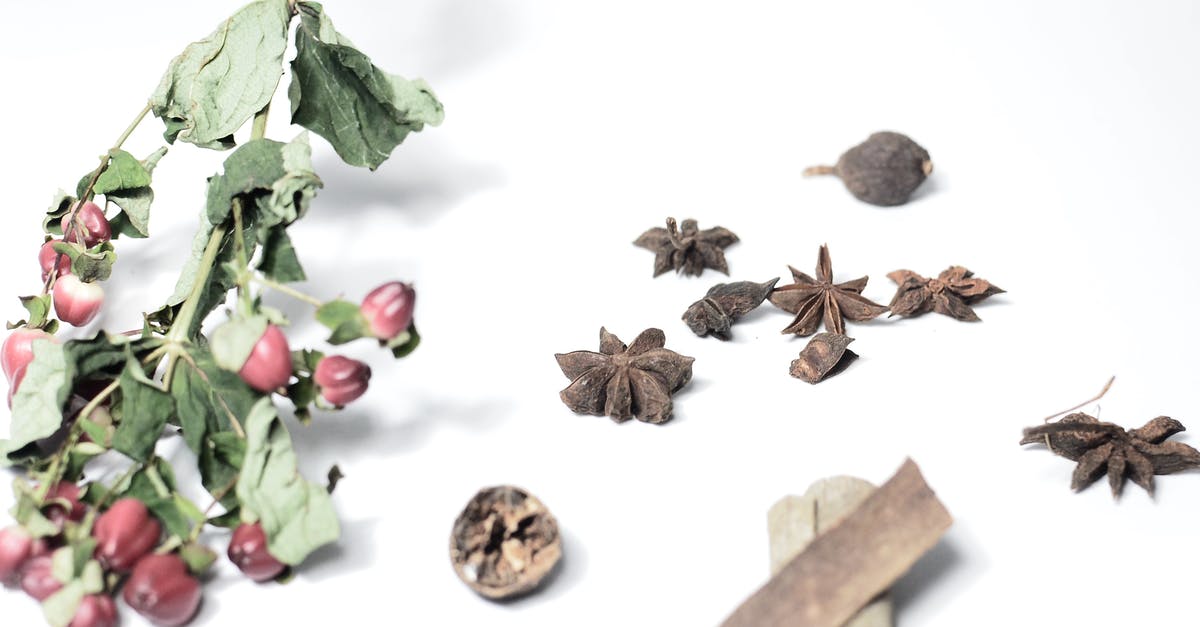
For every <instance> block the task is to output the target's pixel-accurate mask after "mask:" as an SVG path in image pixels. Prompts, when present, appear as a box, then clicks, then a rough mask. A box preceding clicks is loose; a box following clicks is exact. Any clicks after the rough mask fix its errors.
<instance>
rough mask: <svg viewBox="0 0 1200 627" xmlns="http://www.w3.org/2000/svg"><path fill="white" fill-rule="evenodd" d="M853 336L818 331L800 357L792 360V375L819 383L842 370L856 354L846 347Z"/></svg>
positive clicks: (856, 356) (856, 357)
mask: <svg viewBox="0 0 1200 627" xmlns="http://www.w3.org/2000/svg"><path fill="white" fill-rule="evenodd" d="M853 341H854V338H852V337H846V336H845V335H841V334H839V333H818V334H816V335H814V336H813V338H812V339H811V340H809V341H808V344H807V345H806V346H805V347H804V350H802V351H800V357H799V358H798V359H796V360H794V361H793V362H792V368H791V373H792V376H793V377H796V378H797V379H800V380H802V381H807V382H809V383H819V382H820V381H823V380H825V379H826V378H828V377H832V376H833V375H835V374H837V373H839V372H841V371H843V370H845V369H846V367H847V366H849V365H850V364H851V362H853V361H854V360H855V359H858V355H857V354H856V353H855V352H854V351H852V350H850V349H848V348H846V347H847V346H849V345H850V342H853Z"/></svg>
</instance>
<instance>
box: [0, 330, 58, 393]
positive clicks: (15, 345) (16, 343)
mask: <svg viewBox="0 0 1200 627" xmlns="http://www.w3.org/2000/svg"><path fill="white" fill-rule="evenodd" d="M35 340H50V341H51V342H55V341H57V340H56V339H55V338H54V336H53V335H50V334H49V333H46V332H45V331H43V330H41V329H30V328H28V327H26V328H21V329H15V330H14V331H13V332H12V333H9V334H8V337H6V338H4V345H3V346H0V365H2V366H3V367H4V376H5V377H8V380H9V381H12V378H13V374H14V373H16V371H17V370H19V369H21V368H24V367H25V366H27V365H28V364H29V362H31V361H33V342H34V341H35Z"/></svg>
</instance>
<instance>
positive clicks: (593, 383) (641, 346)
mask: <svg viewBox="0 0 1200 627" xmlns="http://www.w3.org/2000/svg"><path fill="white" fill-rule="evenodd" d="M665 344H666V336H664V335H663V332H662V330H661V329H646V330H645V331H642V333H641V334H640V335H638V336H637V339H635V340H633V344H630V345H629V346H626V345H625V344H624V343H623V342H622V341H621V340H620V339H619V338H617V336H615V335H613V334H612V333H609V332H608V330H607V329H605V328H603V327H601V328H600V352H599V353H593V352H592V351H575V352H572V353H566V354H563V353H559V354H557V355H555V356H554V358H555V359H557V360H558V367H559V368H562V371H563V374H565V375H567V378H568V379H570V380H571V384H570V385H568V386H567V387H566V388H565V389H564V390H563V391H562V392H559V397H561V398H562V401H563V403H566V405H567V407H570V408H571V411H574V412H575V413H578V414H591V415H593V416H604V415H608V416H610V417H612V419H613V420H614V421H616V422H625V421H626V420H629V419H630V418H637V419H638V420H641V421H642V422H652V423H662V422H666V421H668V420H670V419H671V395H672V394H674V393H675V392H676V391H678V390H679V389H680V388H682V387H683V386H684V385H686V384H687V382H688V381H689V380H691V378H692V362H693V361H695V358H694V357H686V356H684V355H680V354H679V353H676V352H675V351H672V350H668V349H666V348H663V346H664V345H665Z"/></svg>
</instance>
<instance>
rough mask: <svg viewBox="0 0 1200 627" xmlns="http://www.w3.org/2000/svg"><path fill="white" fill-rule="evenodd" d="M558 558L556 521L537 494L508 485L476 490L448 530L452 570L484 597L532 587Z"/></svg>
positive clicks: (508, 594) (510, 594) (506, 595)
mask: <svg viewBox="0 0 1200 627" xmlns="http://www.w3.org/2000/svg"><path fill="white" fill-rule="evenodd" d="M560 557H562V540H561V539H560V537H559V533H558V522H557V521H555V520H554V516H552V515H551V514H550V511H549V510H547V509H546V506H545V505H542V502H541V501H539V500H538V499H537V497H534V496H533V495H531V494H529V493H528V492H526V491H524V490H522V489H520V488H516V487H513V486H496V487H492V488H484V489H483V490H480V491H479V493H478V494H476V495H475V497H474V498H472V499H471V501H470V502H469V503H467V506H466V508H464V509H463V511H462V513H461V514H459V515H458V519H457V520H455V521H454V529H453V531H452V532H451V534H450V562H451V563H452V564H453V565H454V572H455V573H456V574H458V578H459V579H461V580H462V581H463V583H465V584H467V585H468V586H470V588H471V589H472V590H474V591H475V592H478V593H479V594H481V595H483V596H485V597H487V598H489V599H506V598H510V597H514V596H517V595H520V594H525V593H527V592H530V591H532V590H533V589H534V588H536V587H537V586H538V584H539V583H541V581H542V579H543V578H545V577H546V575H548V574H549V573H550V572H551V571H552V570H554V566H555V565H556V564H558V560H559V558H560Z"/></svg>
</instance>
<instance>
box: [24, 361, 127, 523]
mask: <svg viewBox="0 0 1200 627" xmlns="http://www.w3.org/2000/svg"><path fill="white" fill-rule="evenodd" d="M120 386H121V382H120V380H117V381H113V382H112V383H110V384H108V387H106V388H104V389H103V390H101V391H100V393H99V394H97V395H96V396H95V398H93V399H92V400H90V401H88V403H87V405H84V406H83V409H81V410H79V414H78V415H77V416H76V417H75V423H74V424H72V425H71V430H70V432H69V433H68V434H67V440H66V441H65V442H63V444H62V447H61V448H59V449H58V453H57V454H56V455H55V456H54V461H52V462H50V468H49V469H48V470H46V480H45V481H43V482H42V485H40V486H38V491H37V500H38V502H39V503H41V502H42V501H45V500H46V495H47V494H49V493H50V488H51V487H52V486H54V485H55V484H57V483H58V482H59V481H60V480H61V479H62V473H63V470H64V469H63V460H64V459H66V458H67V456H68V455H70V454H71V449H72V448H74V446H75V443H76V442H78V441H79V434H80V432H81V431H82V430H83V428H82V427H80V424H82V423H83V421H84V420H87V418H88V416H91V415H92V412H93V411H95V409H96V408H97V407H99V406H100V403H103V402H104V401H105V400H106V399H107V398H108V397H109V396H112V393H113V392H115V391H116V390H117V388H118V387H120Z"/></svg>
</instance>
